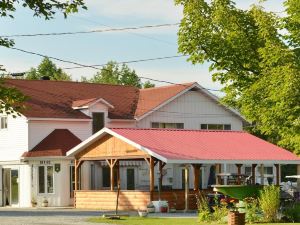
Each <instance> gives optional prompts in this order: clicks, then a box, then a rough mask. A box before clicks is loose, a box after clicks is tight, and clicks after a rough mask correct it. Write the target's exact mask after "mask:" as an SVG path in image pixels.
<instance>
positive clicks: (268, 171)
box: [258, 166, 273, 175]
mask: <svg viewBox="0 0 300 225" xmlns="http://www.w3.org/2000/svg"><path fill="white" fill-rule="evenodd" d="M260 168H261V167H260V166H259V167H258V171H259V173H260V170H261V169H260ZM264 175H273V167H272V166H264Z"/></svg>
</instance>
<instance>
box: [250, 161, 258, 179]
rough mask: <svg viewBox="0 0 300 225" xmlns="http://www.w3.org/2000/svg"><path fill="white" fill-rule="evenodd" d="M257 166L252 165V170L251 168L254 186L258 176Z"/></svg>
mask: <svg viewBox="0 0 300 225" xmlns="http://www.w3.org/2000/svg"><path fill="white" fill-rule="evenodd" d="M256 166H257V164H252V168H251V175H252V184H255V180H256V179H255V177H256V174H255V168H256Z"/></svg>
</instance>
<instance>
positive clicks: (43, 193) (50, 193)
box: [37, 165, 55, 195]
mask: <svg viewBox="0 0 300 225" xmlns="http://www.w3.org/2000/svg"><path fill="white" fill-rule="evenodd" d="M40 167H43V168H44V184H45V190H44V192H40V176H39V168H40ZM47 167H52V171H53V173H52V174H53V175H52V184H53V192H48V183H47ZM54 172H55V171H54V165H38V166H37V193H38V194H39V195H53V194H55V179H54V174H55V173H54Z"/></svg>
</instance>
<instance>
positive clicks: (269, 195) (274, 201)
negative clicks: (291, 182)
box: [259, 185, 280, 222]
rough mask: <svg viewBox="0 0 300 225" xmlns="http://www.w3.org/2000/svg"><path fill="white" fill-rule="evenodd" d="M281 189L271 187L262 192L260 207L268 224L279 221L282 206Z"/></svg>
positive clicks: (266, 187)
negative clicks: (278, 213) (279, 210)
mask: <svg viewBox="0 0 300 225" xmlns="http://www.w3.org/2000/svg"><path fill="white" fill-rule="evenodd" d="M279 191H280V190H279V187H277V186H274V185H271V186H265V187H264V189H263V190H261V191H260V197H259V205H260V208H261V210H262V211H263V214H264V220H265V221H266V222H275V221H277V212H278V209H279V206H280V194H279Z"/></svg>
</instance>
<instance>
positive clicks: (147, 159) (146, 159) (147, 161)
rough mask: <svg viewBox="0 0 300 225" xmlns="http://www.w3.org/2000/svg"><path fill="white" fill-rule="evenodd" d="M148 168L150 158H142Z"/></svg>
mask: <svg viewBox="0 0 300 225" xmlns="http://www.w3.org/2000/svg"><path fill="white" fill-rule="evenodd" d="M144 159H145V161H146V163H147V164H148V166H150V158H144Z"/></svg>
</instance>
